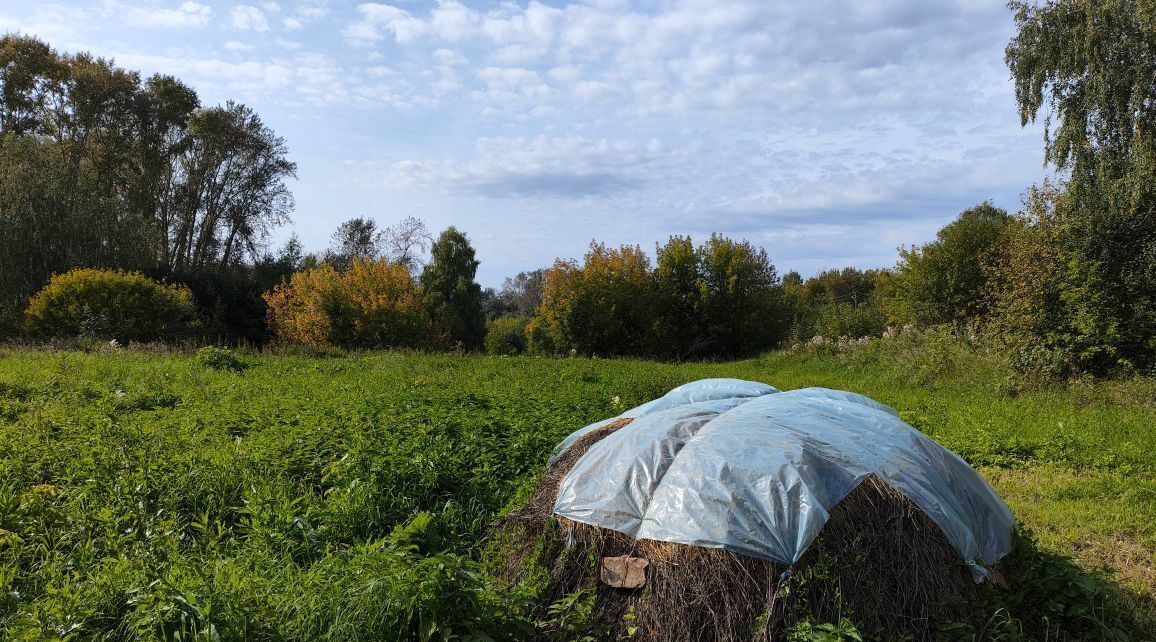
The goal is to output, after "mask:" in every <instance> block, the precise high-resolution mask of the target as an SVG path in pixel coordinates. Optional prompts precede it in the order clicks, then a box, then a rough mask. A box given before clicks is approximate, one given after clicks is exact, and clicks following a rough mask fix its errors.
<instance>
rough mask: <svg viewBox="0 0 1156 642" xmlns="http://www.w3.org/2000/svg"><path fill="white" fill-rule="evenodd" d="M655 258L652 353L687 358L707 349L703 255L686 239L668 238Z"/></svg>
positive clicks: (658, 248) (680, 237)
mask: <svg viewBox="0 0 1156 642" xmlns="http://www.w3.org/2000/svg"><path fill="white" fill-rule="evenodd" d="M655 254H656V256H657V257H658V260H657V262H656V265H655V269H654V294H655V315H654V316H655V319H654V323H653V333H654V336H653V337H652V343H653V346H652V351H653V352H654V353H655V354H657V355H661V356H667V357H678V358H681V357H689V356H691V355H693V354H695V353H696V352H700V351H702V350H704V349H706V348H707V346H706V345H704V342H705V341H706V335H705V320H704V319H703V312H704V311H703V309H702V306H703V300H702V295H703V275H702V271H701V269H700V268H701V263H702V255H701V254H699V252H698V251H697V250H696V249H695V247H694V242H693V241H692V240H691V238H690V237H689V236H672V237H670V239H669V240H668V241H667V242H666V245H662V246H658V247H657V249H656V251H655Z"/></svg>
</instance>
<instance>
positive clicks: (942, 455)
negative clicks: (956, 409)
mask: <svg viewBox="0 0 1156 642" xmlns="http://www.w3.org/2000/svg"><path fill="white" fill-rule="evenodd" d="M620 416H621V417H633V418H634V421H633V422H631V423H630V424H629V425H628V426H626V427H624V428H622V429H620V430H618V431H616V432H614V433H612V434H611V435H609V436H607V437H606V438H604V439H602V440H601V441H599V442H598V443H596V444H595V445H594V446H592V447H591V448H590V450H589V451H587V452H586V454H584V455H583V456H582V457H581V458H580V459H579V460H578V461H577V462H576V463H575V465H574V467H573V468H572V469H571V470H570V472H569V473H568V474H567V475H566V476H565V478H563V480H562V483H561V485H560V487H559V493H558V500H557V503H556V504H555V506H554V512H555V513H556V514H558V515H561V516H563V517H567V518H569V519H572V520H575V521H579V522H583V523H586V524H591V525H594V526H600V527H603V528H609V529H613V530H616V531H619V532H622V533H625V534H627V535H629V536H631V537H634V538H637V539H652V540H658V541H666V542H676V543H680V544H689V545H693V546H705V547H712V548H724V549H728V550H732V551H735V552H737V553H742V554H745V555H749V556H753V557H759V558H764V559H768V560H771V561H774V562H778V563H781V564H786V565H790V564H793V563H794V562H796V561H798V560H799V558H800V557H801V556H802V555H803V553H804V551H806V549H807V547H808V546H810V544H811V542H812V541H814V539H815V537H816V536H817V535H818V533H819V531H820V530H821V529H822V527H823V524H824V523H826V521H827V518H828V515H829V512H830V510H831V508H832V507H834V506H835V505H836V504H838V503H839V501H840V500H842V499H843V498H844V497H846V496H847V494H849V493H850V492H851V491H852V490H854V489H855V487H856V486H857V485H858V484H859V483H860V482H862V481H863V480H864V479H866V478H867V477H868V476H869V475H872V474H874V475H876V476H878V477H879V478H880V479H882V480H883V481H885V482H887V483H888V484H890V485H891V486H893V487H894V488H895V489H896V490H898V491H899V492H901V493H903V494H904V495H905V496H907V497H908V498H909V499H911V501H912V502H914V503H915V505H916V506H918V507H919V508H920V509H922V510H923V511H924V512H925V513H927V515H928V516H929V517H930V518H931V519H932V521H934V522H935V523H936V524H937V525H939V527H940V528H941V529H942V530H943V532H944V534H945V535H946V536H947V540H948V541H949V542H950V543H951V544H952V546H954V547H955V549H956V550H957V551H959V554H960V556H961V557H962V558H963V560H965V561H966V562H968V563H969V564H971V565H972V567H973V570H974V571H975V573H976V577H977V579H979V578H981V577H982V576H983V574H984V572H983V570H982V567H981V566H980V564H981V563H986V564H992V563H995V562H996V561H997V560H999V559H1000V558H1002V557H1003V556H1004V555H1006V554H1007V553H1008V552H1010V551H1011V546H1012V530H1013V518H1012V514H1011V511H1010V510H1009V509H1008V507H1007V505H1006V504H1004V502H1003V501H1002V500H1001V499H1000V498H999V496H998V495H996V493H995V491H993V490H992V489H991V487H990V486H989V485H988V484H987V482H985V481H984V480H983V478H982V477H980V476H979V474H978V473H976V472H975V470H973V469H972V468H971V467H970V466H968V465H967V464H966V463H965V462H964V461H963V460H962V459H960V458H959V457H958V456H956V455H955V454H953V453H952V452H950V451H948V450H947V449H945V448H943V447H942V446H940V445H939V444H936V443H935V442H934V441H932V440H931V439H929V438H927V437H926V436H924V435H923V434H922V433H920V432H919V431H917V430H915V429H914V428H912V427H911V426H909V425H908V424H906V423H904V422H903V421H902V420H900V419H899V416H898V413H896V412H895V411H894V410H892V409H891V408H889V407H887V406H885V405H883V404H880V403H878V402H876V401H874V400H872V399H869V398H867V397H864V396H862V395H858V394H855V393H851V392H844V391H839V390H830V389H826V388H805V389H801V390H792V391H790V392H778V391H777V390H776V389H775V388H773V387H771V386H767V385H765V384H758V383H754V382H746V381H741V380H736V379H708V380H703V381H698V382H694V383H691V384H687V385H685V386H680V387H679V388H675V389H674V390H672V391H671V392H670V393H669V394H667V395H666V396H664V397H661V398H659V399H657V400H655V401H652V402H650V403H647V404H643V405H642V406H639V407H638V408H635V409H632V410H629V411H627V412H625V413H623V414H622V415H620ZM602 423H604V422H599V423H598V424H593V425H592V426H587V427H586V428H583V429H582V430H579V431H577V432H576V433H574V434H572V435H570V437H568V438H567V440H566V441H564V442H563V443H562V444H560V445H559V448H558V451H560V450H563V449H565V448H566V447H568V446H569V444H570V443H573V441H574V440H575V439H577V438H578V437H580V436H581V435H582V434H585V432H588V431H589V430H591V429H593V428H595V427H597V426H599V425H602Z"/></svg>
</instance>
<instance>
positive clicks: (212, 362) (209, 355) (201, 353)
mask: <svg viewBox="0 0 1156 642" xmlns="http://www.w3.org/2000/svg"><path fill="white" fill-rule="evenodd" d="M196 361H197V364H198V365H200V366H202V367H204V368H209V369H210V370H227V371H230V372H237V373H240V372H244V371H245V368H246V367H248V365H247V364H246V363H245V362H244V361H242V360H241V358H240V357H238V356H237V354H236V353H235V352H233V351H232V350H227V349H225V348H215V347H212V346H206V347H204V348H201V349H200V350H197V356H196Z"/></svg>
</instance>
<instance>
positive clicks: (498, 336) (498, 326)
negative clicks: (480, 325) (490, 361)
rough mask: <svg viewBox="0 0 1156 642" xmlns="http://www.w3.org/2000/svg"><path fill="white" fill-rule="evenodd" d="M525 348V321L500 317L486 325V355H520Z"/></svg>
mask: <svg viewBox="0 0 1156 642" xmlns="http://www.w3.org/2000/svg"><path fill="white" fill-rule="evenodd" d="M527 346H528V341H527V339H526V320H525V319H519V318H518V317H501V318H498V319H494V320H493V321H490V322H489V323H487V324H486V352H487V353H488V354H507V355H509V354H521V353H523V352H525V351H526V348H527Z"/></svg>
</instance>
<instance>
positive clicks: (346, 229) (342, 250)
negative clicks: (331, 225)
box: [325, 216, 409, 270]
mask: <svg viewBox="0 0 1156 642" xmlns="http://www.w3.org/2000/svg"><path fill="white" fill-rule="evenodd" d="M381 245H382V233H381V231H380V230H378V229H377V221H375V220H373V219H371V218H365V217H361V216H358V217H356V218H351V219H349V220H348V221H345V222H344V223H342V224H341V225H338V226H337V231H335V232H334V233H333V245H332V246H331V247H330V248H329V251H328V252H326V253H325V260H326V261H328V262H329V263H330V264H331V265H333V267H335V268H337V269H338V270H347V269H349V267H350V266H351V265H353V260H354V259H364V260H373V259H376V258H377V257H378V255H380V254H381ZM406 267H407V269H408V268H409V266H408V265H407V266H406Z"/></svg>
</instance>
